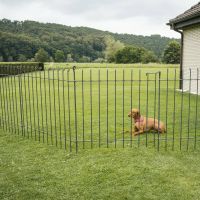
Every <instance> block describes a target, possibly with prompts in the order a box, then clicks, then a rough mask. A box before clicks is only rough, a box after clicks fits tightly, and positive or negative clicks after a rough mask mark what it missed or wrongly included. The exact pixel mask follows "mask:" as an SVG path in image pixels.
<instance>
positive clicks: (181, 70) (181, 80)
mask: <svg viewBox="0 0 200 200" xmlns="http://www.w3.org/2000/svg"><path fill="white" fill-rule="evenodd" d="M174 31H176V32H178V33H180V34H181V56H180V77H179V78H180V79H179V89H180V90H181V89H183V32H182V31H180V30H178V29H174Z"/></svg>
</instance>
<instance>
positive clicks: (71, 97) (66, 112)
mask: <svg viewBox="0 0 200 200" xmlns="http://www.w3.org/2000/svg"><path fill="white" fill-rule="evenodd" d="M8 67H9V66H8ZM1 70H2V69H1V68H0V75H1V76H0V77H1V78H0V125H1V127H2V128H3V129H4V130H6V131H9V132H11V133H12V134H16V135H21V136H23V137H27V138H33V139H35V140H37V141H39V142H43V143H47V144H51V145H56V146H58V147H60V148H64V149H66V151H69V152H71V151H75V152H78V151H79V150H80V149H88V148H101V147H107V148H108V147H113V148H117V147H122V148H125V147H126V148H127V147H140V146H146V147H149V148H156V149H157V150H161V149H165V150H167V149H172V150H174V149H180V150H182V149H184V150H190V149H192V150H193V149H197V148H198V147H199V142H200V113H199V103H200V98H199V95H198V94H199V84H200V76H199V69H198V68H196V69H194V68H191V69H187V70H185V71H183V72H182V73H183V75H182V76H181V77H183V78H182V79H180V78H179V77H180V71H179V69H178V68H116V69H114V68H102V69H100V68H87V69H86V68H75V67H73V68H56V69H51V68H49V69H45V70H44V71H34V70H33V71H32V72H29V73H24V72H25V71H24V70H23V66H22V67H21V73H19V74H18V75H13V74H12V73H8V74H5V73H3V72H1ZM8 70H12V69H11V68H10V69H8ZM4 71H5V70H4ZM180 82H181V83H182V84H181V85H182V88H181V89H180ZM132 108H137V109H139V110H140V113H141V115H142V116H146V117H147V118H148V117H151V118H154V119H158V120H159V121H162V122H163V123H164V124H165V126H166V133H164V134H160V133H159V132H157V131H146V132H145V133H144V134H141V135H138V136H134V135H133V134H131V133H132V132H133V131H134V121H133V120H131V119H130V118H129V117H128V113H129V112H130V110H131V109H132Z"/></svg>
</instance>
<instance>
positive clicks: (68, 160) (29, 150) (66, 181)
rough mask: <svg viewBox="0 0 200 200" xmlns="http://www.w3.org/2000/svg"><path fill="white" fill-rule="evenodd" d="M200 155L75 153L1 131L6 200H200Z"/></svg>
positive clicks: (1, 183)
mask: <svg viewBox="0 0 200 200" xmlns="http://www.w3.org/2000/svg"><path fill="white" fill-rule="evenodd" d="M199 187H200V157H199V151H196V152H185V151H170V150H168V151H167V152H157V151H155V150H152V149H149V148H145V147H141V148H125V149H122V148H118V149H113V148H109V149H106V148H103V149H93V150H83V151H80V152H79V153H78V154H74V153H72V154H69V153H68V152H65V151H64V150H63V149H62V150H61V149H58V148H56V147H55V146H48V145H44V144H41V143H38V142H35V141H33V140H28V139H25V138H22V137H21V136H20V137H18V136H16V135H11V134H10V133H5V132H3V131H2V130H0V199H2V200H6V199H9V200H11V199H13V200H18V199H19V200H23V199H24V200H27V199H30V200H31V199H34V200H35V199H42V200H43V199H77V200H80V199H85V200H88V199H119V200H122V199H130V200H132V199H141V200H145V199H147V200H150V199H166V200H169V199H170V200H175V199H177V200H184V199H185V200H189V199H191V200H193V199H195V200H197V199H200V190H199Z"/></svg>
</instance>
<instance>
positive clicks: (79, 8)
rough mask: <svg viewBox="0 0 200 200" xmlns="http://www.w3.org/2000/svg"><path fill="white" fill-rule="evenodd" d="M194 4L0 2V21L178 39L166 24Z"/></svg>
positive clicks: (174, 0) (175, 0)
mask: <svg viewBox="0 0 200 200" xmlns="http://www.w3.org/2000/svg"><path fill="white" fill-rule="evenodd" d="M196 3H198V0H0V19H3V18H7V19H11V20H18V21H22V20H34V21H39V22H44V23H46V22H49V23H58V24H64V25H68V26H86V27H91V28H96V29H100V30H106V31H111V32H114V33H129V34H134V35H152V34H160V35H162V36H167V37H175V38H180V34H179V33H176V32H175V31H173V30H170V28H169V26H167V25H166V23H167V22H168V21H169V19H172V18H174V17H176V16H177V15H179V14H181V13H183V12H184V11H186V10H187V9H189V8H190V7H191V6H193V5H195V4H196Z"/></svg>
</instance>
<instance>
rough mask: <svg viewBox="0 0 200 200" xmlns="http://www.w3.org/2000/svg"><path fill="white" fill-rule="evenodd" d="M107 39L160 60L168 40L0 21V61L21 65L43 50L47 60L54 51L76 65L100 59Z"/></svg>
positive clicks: (86, 29)
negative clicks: (16, 62) (19, 62)
mask: <svg viewBox="0 0 200 200" xmlns="http://www.w3.org/2000/svg"><path fill="white" fill-rule="evenodd" d="M108 36H111V37H113V39H115V40H119V41H121V42H122V43H124V44H125V45H134V46H138V47H143V48H146V49H148V50H150V51H153V52H154V54H155V55H156V56H157V57H158V58H159V59H160V58H161V56H162V54H163V50H164V48H165V46H166V45H167V43H168V42H169V41H171V40H172V39H170V38H166V37H161V36H160V35H152V36H137V35H131V34H114V33H111V32H108V31H101V30H97V29H93V28H87V27H71V26H65V25H60V24H52V23H39V22H35V21H11V20H8V19H2V20H0V61H24V60H31V59H32V58H34V55H35V53H36V52H37V51H38V49H39V48H43V49H45V50H46V51H47V52H48V54H49V55H50V57H51V59H52V60H53V59H54V58H55V53H56V51H57V50H61V51H63V53H64V56H65V58H72V59H73V60H74V61H77V62H84V61H95V60H96V59H98V58H104V57H105V55H104V51H105V49H106V42H105V38H106V37H108Z"/></svg>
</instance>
